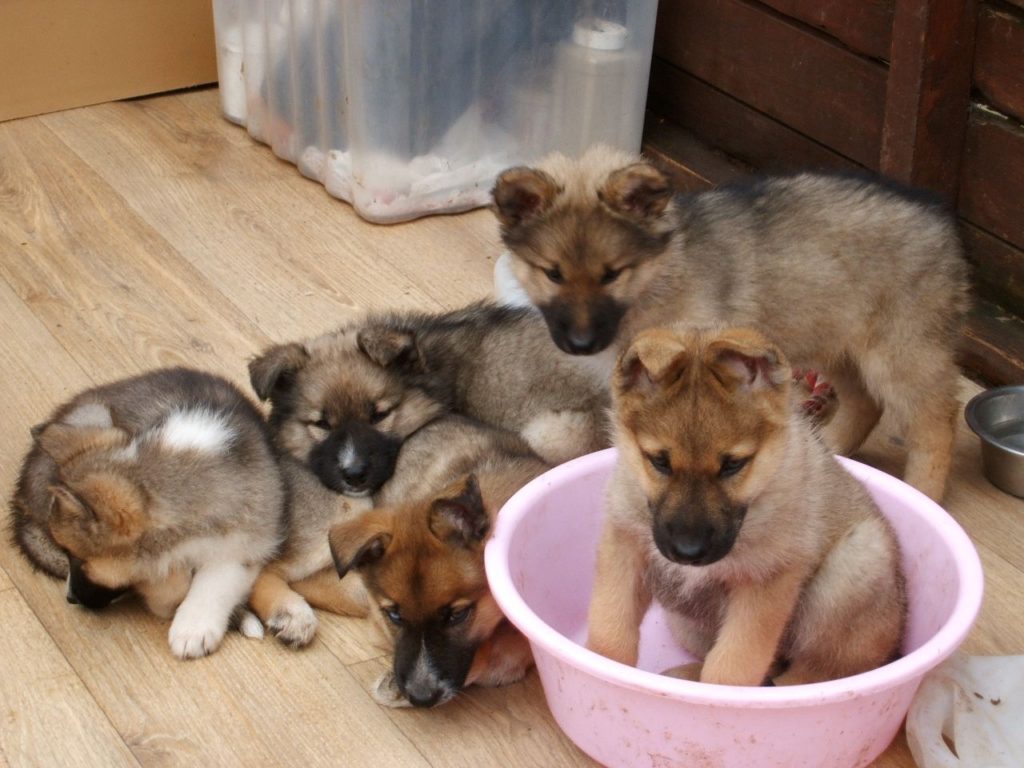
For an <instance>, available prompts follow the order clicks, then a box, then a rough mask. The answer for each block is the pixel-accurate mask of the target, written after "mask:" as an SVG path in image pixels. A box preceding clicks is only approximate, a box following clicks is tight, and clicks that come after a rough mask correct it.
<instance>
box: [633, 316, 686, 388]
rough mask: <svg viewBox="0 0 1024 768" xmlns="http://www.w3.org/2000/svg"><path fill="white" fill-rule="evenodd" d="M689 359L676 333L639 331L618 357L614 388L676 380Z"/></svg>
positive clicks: (649, 385)
mask: <svg viewBox="0 0 1024 768" xmlns="http://www.w3.org/2000/svg"><path fill="white" fill-rule="evenodd" d="M690 358H691V353H690V350H689V349H688V348H687V346H686V344H685V342H684V341H683V339H682V337H681V336H680V335H679V334H677V333H675V332H673V331H670V330H668V329H664V328H656V329H653V330H649V331H643V332H642V333H639V334H637V336H636V338H634V339H633V343H632V344H630V345H629V347H628V348H627V349H626V351H625V352H624V353H623V354H622V356H621V357H620V358H619V362H618V365H617V366H616V368H615V388H616V390H618V391H619V392H627V391H630V390H640V391H647V390H650V389H653V388H655V387H659V388H665V387H667V386H669V385H671V384H672V383H673V382H675V381H677V380H678V379H679V377H680V376H681V375H682V374H683V371H684V370H685V369H686V365H687V363H689V362H690Z"/></svg>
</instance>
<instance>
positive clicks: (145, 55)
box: [0, 0, 217, 120]
mask: <svg viewBox="0 0 1024 768" xmlns="http://www.w3.org/2000/svg"><path fill="white" fill-rule="evenodd" d="M216 79H217V62H216V49H215V47H214V39H213V11H212V7H211V2H210V0H2V1H0V120H10V119H11V118H15V117H27V116H29V115H37V114H41V113H44V112H53V111H55V110H58V109H68V108H71V107H80V106H84V105H86V104H98V103H100V102H104V101H113V100H115V99H125V98H130V97H132V96H143V95H145V94H149V93H159V92H162V91H170V90H174V89H177V88H187V87H189V86H194V85H201V84H203V83H210V82H214V81H216Z"/></svg>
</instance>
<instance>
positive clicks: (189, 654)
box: [167, 613, 226, 659]
mask: <svg viewBox="0 0 1024 768" xmlns="http://www.w3.org/2000/svg"><path fill="white" fill-rule="evenodd" d="M225 629H226V628H225V627H224V626H222V625H220V624H215V623H213V622H211V621H209V620H203V619H194V618H190V617H188V616H182V615H181V614H180V613H179V614H178V615H176V616H175V617H174V621H172V622H171V630H170V632H169V633H168V636H167V639H168V642H170V645H171V653H173V654H174V655H175V656H177V657H178V658H179V659H200V658H202V657H203V656H208V655H209V654H211V653H213V652H214V651H215V650H217V648H218V647H219V646H220V643H221V641H222V640H223V639H224V632H225Z"/></svg>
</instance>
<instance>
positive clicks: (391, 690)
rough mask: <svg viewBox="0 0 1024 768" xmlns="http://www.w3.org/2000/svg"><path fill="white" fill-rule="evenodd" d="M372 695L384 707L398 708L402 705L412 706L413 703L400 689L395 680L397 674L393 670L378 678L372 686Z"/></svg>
mask: <svg viewBox="0 0 1024 768" xmlns="http://www.w3.org/2000/svg"><path fill="white" fill-rule="evenodd" d="M370 695H371V696H373V700H374V701H376V702H377V703H378V704H380V705H381V706H382V707H391V708H393V709H398V708H400V707H411V706H412V704H410V703H409V700H408V699H407V698H405V696H403V695H402V692H401V691H400V690H399V689H398V683H397V682H396V681H395V675H394V673H393V672H385V673H384V674H383V675H381V676H380V677H378V678H377V681H376V682H375V683H374V684H373V687H372V688H370Z"/></svg>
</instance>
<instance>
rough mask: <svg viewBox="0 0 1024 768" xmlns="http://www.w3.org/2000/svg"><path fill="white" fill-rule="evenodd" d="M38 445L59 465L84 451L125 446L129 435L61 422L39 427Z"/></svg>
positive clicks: (109, 429)
mask: <svg viewBox="0 0 1024 768" xmlns="http://www.w3.org/2000/svg"><path fill="white" fill-rule="evenodd" d="M37 429H38V430H39V431H38V432H37V433H36V434H35V440H36V444H37V445H38V446H39V447H40V448H41V449H42V450H43V453H45V454H46V455H47V456H49V457H50V458H51V459H53V460H54V461H56V462H57V463H58V464H62V463H63V462H65V461H67V460H68V459H70V458H71V457H72V456H77V455H78V454H79V453H83V452H84V451H89V450H96V449H103V448H112V447H115V446H119V445H125V444H127V443H128V441H129V437H128V433H127V432H125V431H124V430H123V429H117V428H116V427H107V428H104V427H76V426H74V425H72V424H62V423H61V422H59V421H55V422H52V423H50V424H45V425H41V427H37Z"/></svg>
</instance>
